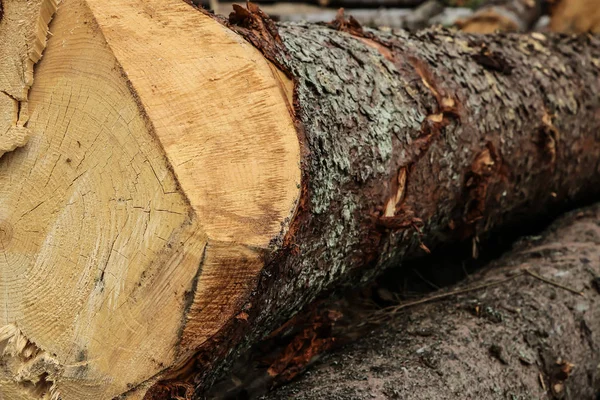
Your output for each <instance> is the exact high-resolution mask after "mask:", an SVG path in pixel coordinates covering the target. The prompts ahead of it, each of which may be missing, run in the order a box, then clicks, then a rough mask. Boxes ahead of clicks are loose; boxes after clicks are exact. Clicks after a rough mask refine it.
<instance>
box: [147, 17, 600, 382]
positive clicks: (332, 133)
mask: <svg viewBox="0 0 600 400" xmlns="http://www.w3.org/2000/svg"><path fill="white" fill-rule="evenodd" d="M230 20H231V22H232V23H233V24H234V26H232V28H233V29H235V30H236V31H237V32H239V33H241V34H242V35H244V36H245V37H246V38H247V39H248V40H249V41H250V42H252V43H253V44H255V45H256V46H258V47H259V48H260V49H261V50H262V51H263V52H264V54H266V56H267V57H269V58H270V59H271V60H273V61H274V62H275V63H276V64H277V65H278V66H279V67H280V68H282V69H283V70H284V71H286V72H287V73H288V74H289V75H290V76H292V77H293V78H294V82H295V93H294V103H295V112H296V118H297V121H298V129H299V132H300V133H301V136H300V137H301V140H302V143H303V145H304V146H305V155H304V158H303V176H304V178H303V182H304V186H303V193H302V198H301V201H300V205H299V209H298V211H297V214H296V215H295V217H294V219H293V221H292V223H291V227H290V231H289V232H288V234H287V235H286V237H285V239H284V241H283V243H282V245H283V247H282V249H281V250H279V251H278V252H276V253H273V254H271V255H269V256H268V257H267V258H268V261H267V263H266V264H267V267H266V269H265V270H264V271H263V272H262V273H261V277H260V280H259V282H258V284H257V286H256V289H255V290H254V291H253V293H252V295H251V296H249V297H248V300H247V302H246V303H245V305H243V306H241V307H240V310H243V313H244V314H243V318H241V319H236V320H234V321H231V323H229V324H227V325H226V326H225V327H224V328H223V329H222V330H221V331H220V332H219V334H218V335H215V336H214V337H213V338H212V339H211V341H210V345H208V346H205V347H204V348H205V349H206V350H203V349H199V350H200V351H199V352H198V354H197V358H196V363H197V364H196V366H195V371H200V372H199V373H198V374H196V373H195V372H193V373H191V374H190V375H188V376H187V379H189V382H193V384H195V385H197V387H198V389H199V390H200V391H201V390H202V387H203V386H204V385H205V384H206V383H207V382H209V381H210V379H211V373H209V372H208V371H212V370H213V368H214V366H215V365H216V364H215V363H217V361H218V360H221V359H223V358H227V357H228V358H231V357H232V354H234V353H235V350H234V349H239V348H241V347H244V346H245V345H247V344H248V343H249V342H252V341H253V340H255V338H257V337H260V336H261V335H263V334H265V333H267V332H268V331H269V329H271V328H273V327H276V326H277V325H278V324H279V323H281V322H282V320H283V319H284V318H286V317H288V316H290V315H291V314H292V313H293V312H294V311H295V310H298V309H299V308H300V307H301V306H302V305H304V304H306V303H307V302H308V301H310V300H311V299H314V298H315V297H316V296H317V295H318V294H319V293H322V292H323V291H325V290H328V289H330V288H332V287H334V286H336V285H340V284H342V283H344V282H349V281H350V280H352V282H353V284H355V285H356V284H358V283H359V282H360V281H361V280H362V281H364V280H368V279H370V278H372V277H373V276H375V275H377V274H378V273H379V272H380V271H382V270H383V269H385V268H386V267H388V266H390V265H398V264H399V263H401V262H402V260H404V259H407V258H411V257H416V256H418V255H422V254H424V253H425V252H426V251H428V249H433V248H435V247H436V246H437V245H438V244H439V243H442V242H452V241H456V240H464V239H466V238H469V237H471V238H473V240H477V238H478V237H479V236H480V235H483V234H485V232H488V231H490V230H493V229H494V228H495V227H497V226H499V225H506V224H510V223H515V222H517V221H518V222H520V223H523V222H524V221H525V220H527V217H531V216H533V215H538V216H539V215H544V214H546V213H548V212H549V211H550V210H552V209H553V208H555V207H557V206H559V205H565V204H567V203H569V202H571V201H573V200H575V199H578V198H581V197H582V196H596V194H597V191H596V187H595V186H596V185H594V184H593V182H595V181H596V180H597V179H598V174H599V171H598V154H599V151H600V137H599V134H598V130H597V124H598V123H599V118H600V115H599V113H598V107H599V101H598V97H597V96H596V94H595V93H597V89H598V85H599V83H600V82H599V80H598V69H597V68H596V67H595V65H596V64H597V61H596V60H597V59H598V56H599V52H598V51H599V47H598V46H599V44H600V42H599V41H598V39H597V38H595V37H580V38H566V37H560V36H542V35H534V36H529V35H526V36H516V35H496V36H485V37H481V36H469V35H462V34H455V33H452V32H448V31H445V30H433V31H426V32H421V33H418V34H416V35H411V34H409V33H406V32H375V31H369V30H363V29H362V28H360V27H359V26H357V24H355V23H353V22H352V21H345V20H343V19H341V18H339V19H338V20H336V21H335V22H334V23H333V24H332V25H330V26H323V25H316V26H315V25H306V24H302V23H298V24H280V25H278V26H277V27H275V26H274V25H273V24H272V23H271V22H270V21H268V20H265V19H264V16H262V15H261V14H260V12H259V11H257V10H256V9H253V11H250V12H249V11H244V10H242V9H239V8H238V9H237V13H235V14H232V16H231V17H230ZM276 29H278V32H279V33H278V34H276V33H275V30H276ZM238 344H241V347H238ZM209 349H210V350H209ZM194 375H195V376H194ZM181 378H183V379H185V375H180V379H181ZM156 393H158V391H156Z"/></svg>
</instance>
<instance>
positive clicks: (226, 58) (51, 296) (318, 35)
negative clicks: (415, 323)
mask: <svg viewBox="0 0 600 400" xmlns="http://www.w3.org/2000/svg"><path fill="white" fill-rule="evenodd" d="M47 4H48V1H47V0H37V1H31V2H22V1H19V0H10V1H7V0H3V6H4V17H3V19H2V21H1V22H0V41H1V43H2V45H1V46H0V48H2V49H5V48H11V49H13V50H14V51H15V52H17V53H16V55H14V56H13V58H11V59H10V60H11V61H13V62H12V63H10V62H9V63H8V64H7V65H3V73H6V74H13V75H14V76H16V77H17V78H18V77H20V76H21V75H19V74H18V73H15V68H17V69H18V68H21V67H20V66H21V65H22V64H21V63H20V62H17V61H18V60H23V59H24V58H23V56H22V53H18V52H19V51H21V52H22V51H23V48H21V47H14V46H16V44H15V43H16V42H15V41H16V40H17V39H18V38H19V37H21V36H19V35H21V34H22V32H20V31H19V30H18V29H16V28H17V27H20V28H19V29H21V28H22V29H30V30H31V32H34V31H35V32H38V31H39V29H40V26H42V28H44V24H43V23H42V22H47V18H42V19H39V18H38V16H39V15H41V14H40V11H39V10H40V9H42V8H43V7H44V6H45V5H47ZM36 7H37V8H36ZM250 7H251V10H245V9H243V8H241V7H236V12H235V13H234V14H233V15H232V16H231V18H230V20H229V21H224V20H220V19H218V17H214V16H211V15H208V14H205V13H204V12H202V11H200V10H197V9H194V8H193V7H192V6H191V5H188V4H187V3H185V2H182V1H179V0H144V1H142V0H127V1H121V0H119V1H117V0H64V1H63V2H61V4H60V6H59V8H58V11H57V12H56V13H55V15H54V19H53V20H52V22H51V24H50V35H49V39H48V43H47V46H46V48H45V50H44V53H43V57H42V59H41V61H40V62H38V64H37V65H36V67H35V70H33V69H32V71H34V73H33V84H32V85H22V86H21V87H22V88H24V89H23V92H27V93H26V96H27V97H26V99H27V110H28V111H27V119H26V121H23V123H22V125H23V127H24V128H26V129H27V131H28V137H27V140H23V141H20V142H19V143H17V145H16V148H15V149H14V150H12V151H9V152H7V153H6V154H4V156H2V158H1V159H0V187H1V188H2V190H1V191H0V204H1V205H2V207H1V209H0V239H1V241H0V245H1V248H2V253H3V256H2V257H0V293H1V294H2V299H3V301H2V306H1V307H2V308H1V309H0V310H1V311H0V340H1V343H2V344H1V346H2V349H3V351H2V365H3V368H2V369H1V370H0V393H1V394H2V396H4V397H6V398H11V399H13V398H14V399H37V398H43V396H46V398H53V399H54V398H59V397H60V398H61V399H63V400H70V399H77V400H86V399H111V398H114V397H116V396H121V397H122V398H141V397H143V396H144V394H145V393H146V392H148V393H147V395H146V396H147V398H160V396H162V395H163V394H164V393H165V391H164V390H163V389H165V388H167V389H168V388H169V387H173V386H177V385H183V384H186V385H193V386H196V387H197V388H198V393H200V392H201V391H202V390H203V388H205V387H206V386H207V385H209V384H210V382H211V381H212V379H214V376H215V374H216V373H217V372H218V369H219V367H221V366H223V365H226V364H227V363H226V362H227V361H228V360H230V359H232V358H233V357H234V356H235V354H236V352H237V351H238V350H239V349H243V348H244V347H246V346H247V345H248V344H249V343H251V342H252V341H254V340H255V339H256V338H258V337H260V336H261V335H263V334H265V333H267V332H269V331H270V330H271V329H273V328H275V327H276V326H277V325H278V324H280V323H281V322H282V321H284V320H285V319H287V318H289V317H290V316H291V315H292V314H293V313H294V312H296V311H297V310H299V309H300V308H301V307H302V306H303V305H304V304H306V303H307V302H309V301H311V300H312V299H314V298H315V297H316V296H317V295H318V294H320V293H322V292H323V291H325V290H329V289H330V288H333V287H335V286H338V285H342V284H345V283H350V282H351V283H352V284H359V283H360V282H361V281H365V280H368V279H371V278H372V277H373V276H375V275H377V274H378V273H379V272H381V271H382V270H383V269H385V268H386V267H388V266H390V265H396V264H398V263H399V262H401V261H402V260H404V259H407V258H412V257H416V256H419V255H422V254H424V253H426V252H428V251H429V249H434V248H435V247H436V246H437V245H438V244H440V243H448V242H454V241H457V240H465V239H469V238H472V239H473V240H474V243H476V241H477V239H478V238H479V237H480V236H482V235H485V233H486V232H489V231H490V230H493V229H494V228H496V227H497V226H501V225H506V224H510V223H514V222H516V221H520V222H521V223H523V221H525V220H526V219H527V217H528V216H530V217H533V216H540V215H544V214H545V213H548V212H549V210H552V209H553V208H556V207H564V206H565V205H566V204H570V203H571V202H573V201H577V200H579V199H581V198H582V197H585V196H596V195H597V194H598V184H597V183H598V182H599V181H600V180H599V178H600V176H599V175H600V171H599V168H598V160H599V159H600V157H599V155H600V129H598V128H599V127H600V113H599V112H598V110H599V106H600V104H599V102H600V100H599V99H598V96H597V93H598V91H599V90H600V82H599V79H598V68H597V67H598V59H599V57H600V40H599V39H598V38H596V37H591V36H584V37H579V38H570V37H569V38H566V37H559V36H544V35H539V34H537V35H533V36H531V35H529V36H510V35H509V36H501V35H500V36H489V37H487V36H486V37H483V36H482V37H478V36H469V35H462V34H455V33H452V32H448V31H445V30H432V31H425V32H422V33H419V34H416V35H411V34H408V33H406V32H397V33H391V32H388V33H386V32H375V31H370V30H363V29H362V28H361V27H360V26H359V25H358V24H356V23H355V22H353V21H352V20H350V21H346V20H345V19H343V18H342V17H341V16H340V17H339V18H338V19H336V21H334V23H332V24H331V25H329V26H325V25H305V24H281V25H279V26H275V25H274V24H273V22H272V21H271V20H269V19H268V18H267V17H266V16H265V15H264V14H263V13H261V12H260V11H259V10H258V9H257V8H256V7H255V6H252V5H251V6H250ZM34 10H37V11H35V12H34ZM23 20H25V21H27V23H25V24H23V23H22V22H21V21H23ZM32 21H37V23H33V22H32ZM31 32H29V33H31ZM26 33H27V32H26ZM25 37H29V36H25ZM32 37H33V36H32ZM5 71H6V72H5ZM7 76H8V75H7ZM15 79H16V78H15ZM19 79H20V78H19ZM29 86H30V89H29V90H28V91H27V90H25V89H27V88H29ZM14 107H15V104H14V103H10V104H7V105H3V111H2V112H3V113H6V112H11V113H12V112H14ZM17 108H18V107H17ZM157 382H161V383H160V384H157ZM167 393H168V390H167Z"/></svg>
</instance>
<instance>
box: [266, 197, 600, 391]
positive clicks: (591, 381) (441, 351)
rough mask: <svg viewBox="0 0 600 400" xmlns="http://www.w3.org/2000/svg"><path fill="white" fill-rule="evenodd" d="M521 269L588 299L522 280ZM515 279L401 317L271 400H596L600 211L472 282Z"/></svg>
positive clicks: (555, 229)
mask: <svg viewBox="0 0 600 400" xmlns="http://www.w3.org/2000/svg"><path fill="white" fill-rule="evenodd" d="M523 269H528V270H531V271H533V272H535V273H537V274H539V275H541V276H543V277H544V278H550V279H551V280H552V281H554V282H556V283H559V284H561V285H565V286H566V287H569V288H573V289H576V290H581V291H582V292H583V294H584V296H579V295H576V294H573V293H571V292H568V291H566V290H564V289H561V288H558V287H556V286H552V285H550V284H547V283H545V282H542V281H540V280H538V279H534V278H532V277H531V276H527V275H519V276H516V274H517V273H518V272H519V271H522V270H523ZM511 276H516V277H514V279H511V280H509V281H508V282H506V283H504V284H501V285H497V286H493V287H489V288H486V289H485V290H480V291H473V292H469V293H465V294H462V295H459V296H455V297H452V298H449V299H445V300H443V301H442V302H440V303H437V304H429V305H424V306H420V307H418V308H413V309H412V310H409V311H406V312H405V313H404V314H398V315H395V316H394V319H393V320H392V321H391V322H390V323H389V324H388V325H386V326H382V327H381V328H380V329H378V331H377V332H376V333H374V334H373V335H371V336H368V337H365V338H363V339H361V340H360V341H359V342H357V343H355V344H353V345H350V346H347V347H346V348H344V349H341V351H340V352H338V353H334V354H332V355H329V356H326V357H324V358H323V359H322V360H321V361H320V362H319V363H317V365H315V366H314V368H313V369H312V370H311V371H310V373H308V374H305V375H304V376H303V377H302V378H301V379H300V380H298V381H296V382H294V383H291V384H289V385H288V386H284V387H282V388H280V389H278V390H276V391H274V392H273V393H271V394H269V395H268V396H265V397H264V400H275V399H305V400H312V399H318V400H322V399H336V400H346V399H347V400H360V399H374V398H375V399H404V400H421V399H422V400H425V399H440V400H442V399H478V400H485V399H490V400H492V399H573V400H586V399H587V400H593V399H597V396H598V395H600V370H599V369H598V363H599V362H600V304H599V303H600V206H598V205H596V206H593V207H591V208H588V209H585V210H582V211H578V212H573V213H570V214H569V215H567V216H565V217H563V218H561V219H560V220H558V221H557V222H556V223H554V224H553V225H552V226H551V227H550V228H549V229H548V230H547V231H546V232H545V233H543V234H542V235H541V236H539V237H529V238H527V239H525V240H522V241H521V242H520V243H518V244H517V245H516V246H515V247H514V248H513V249H512V251H510V252H509V253H507V254H506V255H505V256H503V257H502V258H501V259H499V260H497V261H496V262H494V263H492V264H491V265H490V266H489V267H488V268H486V270H484V271H482V272H481V273H479V274H477V275H476V276H473V277H472V278H473V280H474V281H476V282H477V284H480V283H486V282H496V281H498V280H503V279H507V277H511ZM464 287H468V285H462V286H459V288H464ZM572 365H574V366H572Z"/></svg>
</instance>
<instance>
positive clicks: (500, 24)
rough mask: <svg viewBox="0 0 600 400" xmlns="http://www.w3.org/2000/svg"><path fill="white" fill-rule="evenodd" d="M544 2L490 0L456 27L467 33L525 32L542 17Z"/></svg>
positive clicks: (458, 22) (535, 0)
mask: <svg viewBox="0 0 600 400" xmlns="http://www.w3.org/2000/svg"><path fill="white" fill-rule="evenodd" d="M544 4H545V1H544V0H492V1H489V2H486V3H484V4H483V5H482V6H481V7H480V8H478V9H477V11H475V13H473V15H471V16H469V17H468V18H465V19H464V20H462V21H457V26H458V27H459V28H460V29H462V30H463V31H465V32H469V33H494V32H497V31H503V32H527V31H529V30H531V28H533V27H534V25H535V24H536V22H537V21H538V19H539V18H540V17H541V16H542V12H543V9H544Z"/></svg>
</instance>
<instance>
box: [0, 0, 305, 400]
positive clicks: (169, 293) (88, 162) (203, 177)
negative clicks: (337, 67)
mask: <svg viewBox="0 0 600 400" xmlns="http://www.w3.org/2000/svg"><path fill="white" fill-rule="evenodd" d="M30 3H31V2H28V3H25V2H21V1H9V2H6V1H5V3H4V6H5V7H4V18H3V22H2V25H1V26H0V41H1V43H2V46H0V52H1V53H3V56H2V57H1V58H0V60H1V61H0V63H2V64H1V65H0V69H1V70H2V71H3V75H2V76H1V77H0V85H1V87H2V89H3V93H5V92H6V94H5V95H3V96H0V105H4V103H7V104H6V109H8V110H10V111H12V110H13V106H14V105H13V103H14V102H15V101H21V100H22V101H25V100H26V101H27V110H28V112H27V121H26V129H27V131H28V142H27V144H26V145H25V146H24V147H22V148H20V149H17V150H15V147H16V146H11V147H6V148H4V149H5V151H10V152H9V153H7V154H5V155H4V156H3V157H2V158H1V159H0V188H1V189H0V250H1V252H2V255H1V256H0V299H1V302H2V307H1V311H0V353H1V354H2V368H0V397H2V398H6V399H42V398H43V399H46V398H47V399H50V398H51V399H57V398H60V399H62V400H69V399H73V400H85V399H95V400H96V399H112V398H114V397H116V396H119V395H122V394H124V393H128V395H131V396H133V395H134V394H135V393H134V392H135V390H134V389H136V388H139V387H140V385H141V387H142V389H141V390H138V393H137V394H136V395H138V396H141V395H143V391H144V387H147V386H149V385H150V384H151V383H153V382H154V381H155V380H156V379H157V378H158V377H160V376H161V374H162V373H163V371H165V370H168V369H170V368H176V367H177V366H178V365H180V364H184V362H185V361H186V360H187V359H189V357H190V356H191V355H190V354H188V353H189V352H190V351H193V350H195V349H196V348H197V347H198V346H199V345H200V344H201V343H203V342H204V341H206V340H207V338H209V337H210V336H211V335H213V334H214V333H215V332H216V331H217V330H218V329H219V328H220V327H221V325H222V324H223V323H224V322H225V321H227V320H229V319H231V318H233V317H234V315H235V314H234V313H237V312H239V311H238V310H239V307H241V305H243V304H239V303H240V302H241V300H240V299H242V298H245V297H246V295H247V292H248V291H249V290H251V283H252V282H254V281H255V280H256V279H257V274H258V272H259V271H260V270H261V269H262V268H263V266H264V265H263V264H264V253H265V252H266V251H267V250H269V249H271V248H272V247H273V246H277V243H278V240H279V241H280V240H281V237H282V235H283V233H285V231H286V229H287V228H286V223H285V221H289V220H290V218H291V216H292V215H293V213H294V210H295V207H296V203H297V201H298V197H299V191H300V189H299V185H300V165H299V162H300V152H299V148H300V147H299V146H300V145H299V142H298V139H297V135H296V129H295V127H294V123H293V120H292V116H291V114H290V111H289V108H288V102H289V100H288V97H287V94H286V90H287V89H288V88H289V83H287V82H285V80H286V79H287V78H285V77H284V75H282V74H279V73H278V72H277V70H276V68H274V67H273V65H271V64H270V63H269V62H268V61H266V60H265V58H264V57H263V56H262V55H261V53H260V52H259V51H258V50H256V49H255V48H254V47H252V46H251V45H249V44H248V43H247V42H245V41H244V40H243V39H242V38H241V37H239V36H238V35H236V34H235V33H233V32H232V31H230V30H228V29H226V28H225V27H223V26H222V25H220V24H219V23H217V22H216V21H214V20H212V19H211V18H209V17H206V16H204V15H203V14H201V13H200V12H197V11H195V10H193V9H192V7H191V6H189V5H188V4H186V3H185V2H182V1H179V0H171V1H162V0H161V1H158V0H156V1H141V0H140V1H126V2H122V1H117V0H115V1H106V0H90V1H84V0H65V1H63V2H61V4H60V6H59V8H58V11H57V12H56V14H55V17H54V19H53V21H52V23H51V24H50V33H51V35H50V37H49V40H48V43H47V47H46V49H45V51H44V56H43V59H42V60H41V62H39V64H38V65H37V66H36V69H35V74H34V75H31V72H32V71H33V70H32V65H33V62H35V61H38V59H39V55H40V54H41V53H40V52H39V50H40V49H39V47H40V46H41V45H43V43H44V41H43V40H41V39H39V38H40V37H43V38H45V30H44V29H42V30H41V31H42V32H43V35H41V36H40V35H38V34H37V33H36V34H35V35H34V34H33V33H32V34H31V35H30V36H31V37H32V41H30V43H36V44H35V45H34V46H30V47H31V49H32V52H31V54H22V55H19V54H15V53H14V52H15V51H21V50H22V48H21V45H20V44H18V43H15V41H16V40H20V39H21V38H22V34H23V32H20V31H19V30H18V29H17V30H16V31H14V29H15V27H16V26H17V25H18V26H19V27H20V29H22V30H27V29H29V31H27V32H37V31H36V30H35V28H39V27H40V26H43V24H42V22H49V18H48V16H49V15H50V13H49V10H50V9H51V8H52V7H51V6H54V3H53V2H50V1H47V2H38V3H39V4H36V5H32V4H30ZM36 15H38V17H37V18H35V16H36ZM21 18H22V19H24V20H25V21H28V22H29V21H30V22H31V26H28V25H27V24H25V25H24V26H21V25H19V23H18V20H19V19H21ZM11 32H15V36H14V37H13V34H12V33H11ZM174 33H176V34H174ZM17 34H18V36H17ZM24 37H25V38H28V37H29V36H27V35H25V36H24ZM38 43H39V45H38ZM28 48H29V47H28ZM10 52H13V53H10ZM38 53H39V54H38ZM16 60H23V61H24V63H25V64H24V66H23V67H21V65H20V64H19V65H18V68H16V67H15V66H14V64H18V63H15V61H16ZM11 77H12V78H11ZM31 77H33V82H31V80H32V79H31ZM17 78H21V79H24V80H21V81H18V80H17ZM11 79H12V80H11ZM286 85H288V86H286ZM30 86H31V89H30V90H29V93H28V94H27V90H28V89H29V87H30ZM26 96H27V97H26ZM6 114H7V113H2V114H1V115H3V116H4V115H6ZM12 115H13V114H12V113H10V114H9V116H11V118H12V119H13V120H11V121H8V122H10V123H11V124H15V123H16V124H17V125H18V123H19V121H18V120H17V121H16V122H15V121H14V118H13V117H12ZM20 116H21V118H23V117H24V116H23V115H20ZM0 123H2V124H4V121H0ZM23 129H25V128H23ZM9 132H10V131H9ZM3 138H4V137H3ZM10 138H12V137H9V139H10ZM15 143H16V142H15ZM24 144H25V141H19V142H18V144H17V145H18V146H22V145H24ZM13 150H14V151H13ZM205 316H206V317H205ZM197 321H200V322H197ZM188 326H191V327H193V330H192V331H190V330H189V329H188ZM129 392H130V393H129Z"/></svg>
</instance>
